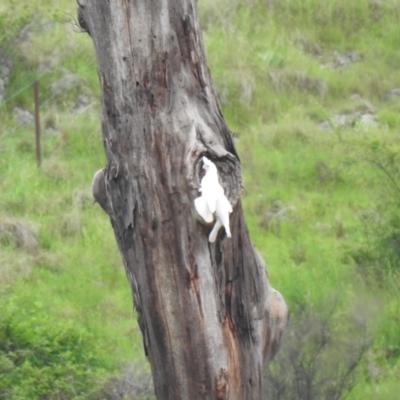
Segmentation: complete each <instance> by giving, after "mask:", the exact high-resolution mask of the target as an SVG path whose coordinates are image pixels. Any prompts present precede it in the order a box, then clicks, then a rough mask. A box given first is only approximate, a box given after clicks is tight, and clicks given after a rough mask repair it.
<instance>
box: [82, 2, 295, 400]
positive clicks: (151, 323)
mask: <svg viewBox="0 0 400 400" xmlns="http://www.w3.org/2000/svg"><path fill="white" fill-rule="evenodd" d="M78 16H79V21H80V24H81V26H82V28H83V29H85V30H86V31H87V32H88V33H89V34H90V36H91V37H92V39H93V42H94V46H95V50H96V56H97V64H98V73H99V78H100V83H101V87H102V93H103V98H102V104H103V106H102V107H103V117H102V131H103V140H104V149H105V153H106V156H107V160H108V163H107V166H106V168H105V170H104V172H99V173H98V174H97V175H96V178H95V180H94V185H93V187H94V191H95V197H96V200H97V201H99V202H100V204H101V206H102V208H103V209H104V210H105V211H106V212H107V213H108V214H109V216H110V220H111V224H112V226H113V228H114V232H115V236H116V241H117V243H118V246H119V249H120V252H121V255H122V258H123V260H124V264H125V269H126V274H127V277H128V279H129V282H130V284H131V288H132V293H133V297H134V303H135V307H136V309H137V311H138V316H139V325H140V328H141V330H142V333H143V342H144V348H145V351H146V354H147V356H148V359H149V361H150V364H151V368H152V373H153V377H154V384H155V391H156V395H157V398H158V399H162V400H179V399H181V400H189V399H190V400H196V399H202V400H204V399H220V400H222V399H226V400H227V399H229V400H253V399H261V393H262V390H261V389H262V377H263V369H264V366H265V363H266V362H268V361H269V360H270V359H271V358H272V357H273V355H274V354H275V352H276V351H277V349H278V346H279V341H280V337H281V335H282V333H283V330H284V328H285V326H286V322H287V317H288V311H287V307H286V305H285V302H284V300H283V298H282V296H281V295H280V294H279V293H278V292H277V291H275V290H274V289H273V288H272V287H271V286H270V285H269V282H268V280H267V276H266V270H265V265H264V263H263V261H262V259H261V257H260V256H259V255H258V253H257V251H256V250H255V248H254V246H253V244H252V242H251V240H250V237H249V233H248V230H247V227H246V224H245V221H244V217H243V211H242V207H241V202H240V195H241V193H242V189H243V187H242V180H241V171H240V163H239V158H238V156H237V154H236V151H235V148H234V144H233V141H232V136H231V133H230V131H229V129H228V127H227V125H226V123H225V121H224V118H223V116H222V113H221V110H220V107H219V104H218V101H217V98H216V95H215V90H214V87H213V85H212V81H211V77H210V73H209V70H208V67H207V63H206V59H205V52H204V47H203V41H202V36H201V32H200V27H199V21H198V16H197V10H196V2H195V0H141V1H140V0H85V1H83V0H81V1H80V2H79V6H78ZM203 155H205V156H206V157H207V158H209V159H210V160H212V161H213V162H214V163H215V164H216V165H217V167H218V170H219V173H220V178H221V183H222V185H223V186H224V188H225V190H226V195H227V197H228V198H229V200H230V202H231V203H232V205H233V213H232V214H231V217H230V222H231V230H232V239H228V238H226V235H225V232H224V229H221V231H220V233H219V236H218V238H217V240H216V242H215V244H210V243H209V242H208V233H209V231H210V227H209V226H204V225H202V224H201V223H200V222H199V217H198V215H197V213H196V210H195V207H194V199H195V198H196V197H197V196H198V195H199V193H198V188H199V183H200V180H201V157H202V156H203Z"/></svg>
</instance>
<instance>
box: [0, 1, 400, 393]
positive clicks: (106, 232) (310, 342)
mask: <svg viewBox="0 0 400 400" xmlns="http://www.w3.org/2000/svg"><path fill="white" fill-rule="evenodd" d="M199 7H200V11H201V23H202V27H203V34H204V38H205V42H206V47H207V53H208V61H209V65H210V69H211V71H212V75H213V78H214V81H215V84H216V86H217V88H218V93H219V97H220V101H221V104H222V107H223V111H224V115H225V117H226V119H227V122H228V125H229V126H230V128H231V129H232V131H233V133H234V136H235V140H236V145H237V149H238V152H239V154H240V156H241V161H242V166H243V174H244V178H245V185H246V191H245V194H244V196H243V202H244V206H245V213H246V219H247V222H248V225H249V228H250V231H251V234H252V238H253V240H254V242H255V244H256V246H257V248H258V249H259V251H260V252H261V253H262V255H263V256H264V257H265V259H266V260H267V264H268V273H269V278H270V280H271V282H272V285H273V286H274V287H276V288H277V289H278V290H279V291H281V292H282V294H283V295H284V297H285V298H286V299H287V301H288V303H289V305H290V308H291V311H292V320H291V327H290V329H289V330H288V332H287V334H286V335H285V340H284V344H283V347H282V350H281V352H280V353H279V355H278V357H277V359H276V361H275V362H274V363H273V364H272V365H271V366H270V368H269V371H267V372H266V373H267V377H268V382H269V384H268V386H267V387H266V394H265V396H266V398H269V399H293V400H294V399H307V400H310V399H318V400H320V399H327V400H328V399H342V398H347V399H351V400H358V399H367V398H368V399H369V398H371V399H372V398H373V399H385V400H390V399H397V398H398V392H399V390H400V383H399V381H398V376H399V374H400V320H399V318H400V317H399V316H400V296H399V283H400V277H399V272H400V175H399V169H400V160H399V157H400V151H399V150H400V112H399V111H400V78H399V74H398V71H399V69H400V52H399V51H398V49H399V47H400V36H399V35H398V26H399V22H400V1H399V0H387V1H380V0H285V1H281V0H244V1H238V0H218V1H215V0H200V1H199ZM74 16H75V2H74V1H72V0H58V1H53V0H46V1H40V2H39V1H31V2H29V3H27V4H23V2H14V1H12V0H5V1H3V2H2V3H1V4H0V26H1V30H0V155H1V157H0V176H1V179H0V193H1V195H0V310H1V311H0V398H4V399H10V400H17V399H18V400H20V399H21V400H22V399H31V400H35V399H95V400H97V399H98V400H100V399H110V400H114V399H121V400H122V399H139V398H141V399H144V398H151V396H152V395H151V381H150V378H149V374H148V367H147V364H146V361H145V358H144V354H143V350H142V343H141V335H140V332H139V330H138V327H137V324H136V317H135V315H134V313H133V311H132V300H131V294H130V290H129V286H128V283H127V281H126V278H125V274H124V270H123V268H122V264H121V260H120V257H119V254H118V251H117V247H116V244H115V241H114V237H113V233H112V230H111V227H110V225H109V222H108V219H107V217H106V215H105V214H104V213H103V212H102V211H101V210H100V208H99V207H98V206H94V205H93V204H92V199H91V194H90V183H91V180H92V176H93V173H94V172H95V171H96V170H97V169H99V168H100V167H102V166H103V165H104V164H105V157H104V154H103V149H102V143H101V132H100V123H99V111H100V92H99V85H98V78H97V73H96V64H95V58H94V54H93V48H92V43H91V40H90V38H89V37H88V36H87V35H83V34H80V33H77V27H76V26H75V25H74ZM35 79H38V80H39V83H40V96H41V113H42V114H41V118H42V126H43V139H42V145H43V164H42V167H41V168H40V169H39V168H36V160H35V152H34V134H33V125H32V114H31V113H32V112H33V100H32V99H33V94H32V91H33V89H32V84H33V81H34V80H35Z"/></svg>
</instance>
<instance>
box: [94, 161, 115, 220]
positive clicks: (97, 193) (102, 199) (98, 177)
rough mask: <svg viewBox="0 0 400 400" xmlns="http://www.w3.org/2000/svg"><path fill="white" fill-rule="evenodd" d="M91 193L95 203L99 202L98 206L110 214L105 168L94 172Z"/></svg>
mask: <svg viewBox="0 0 400 400" xmlns="http://www.w3.org/2000/svg"><path fill="white" fill-rule="evenodd" d="M92 193H93V198H94V201H95V203H99V205H100V207H101V208H102V209H103V210H104V211H105V212H106V213H107V214H108V215H109V216H111V206H110V201H109V199H108V197H107V189H106V174H105V168H102V169H99V170H98V171H96V173H95V174H94V177H93V182H92Z"/></svg>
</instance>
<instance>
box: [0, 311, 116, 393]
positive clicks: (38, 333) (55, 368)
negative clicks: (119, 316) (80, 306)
mask: <svg viewBox="0 0 400 400" xmlns="http://www.w3.org/2000/svg"><path fill="white" fill-rule="evenodd" d="M13 308H14V307H11V306H10V307H6V309H4V308H3V310H2V315H1V317H0V398H6V399H9V400H26V399H30V400H36V399H41V400H44V399H46V400H53V399H54V400H56V399H57V400H59V399H65V400H66V399H89V398H91V396H92V395H94V393H93V392H94V388H96V387H97V384H98V382H99V381H100V379H101V378H102V377H103V376H104V375H105V374H106V371H107V369H108V368H109V365H108V364H107V362H106V361H105V357H104V353H103V351H102V350H101V348H100V346H99V343H98V342H96V340H95V338H93V337H92V336H91V334H90V333H89V332H88V331H87V330H85V329H83V328H82V327H79V326H75V325H74V324H72V323H70V322H68V321H63V322H61V321H57V322H55V321H53V320H52V319H51V318H50V317H49V316H48V315H47V314H46V313H45V311H44V310H41V309H40V307H32V308H31V309H30V310H29V311H28V310H21V309H13Z"/></svg>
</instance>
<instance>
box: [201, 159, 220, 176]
mask: <svg viewBox="0 0 400 400" xmlns="http://www.w3.org/2000/svg"><path fill="white" fill-rule="evenodd" d="M203 169H204V170H205V171H206V173H207V172H211V171H212V172H215V173H217V167H216V166H215V164H214V163H213V162H212V161H210V160H209V159H208V158H207V157H203Z"/></svg>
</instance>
